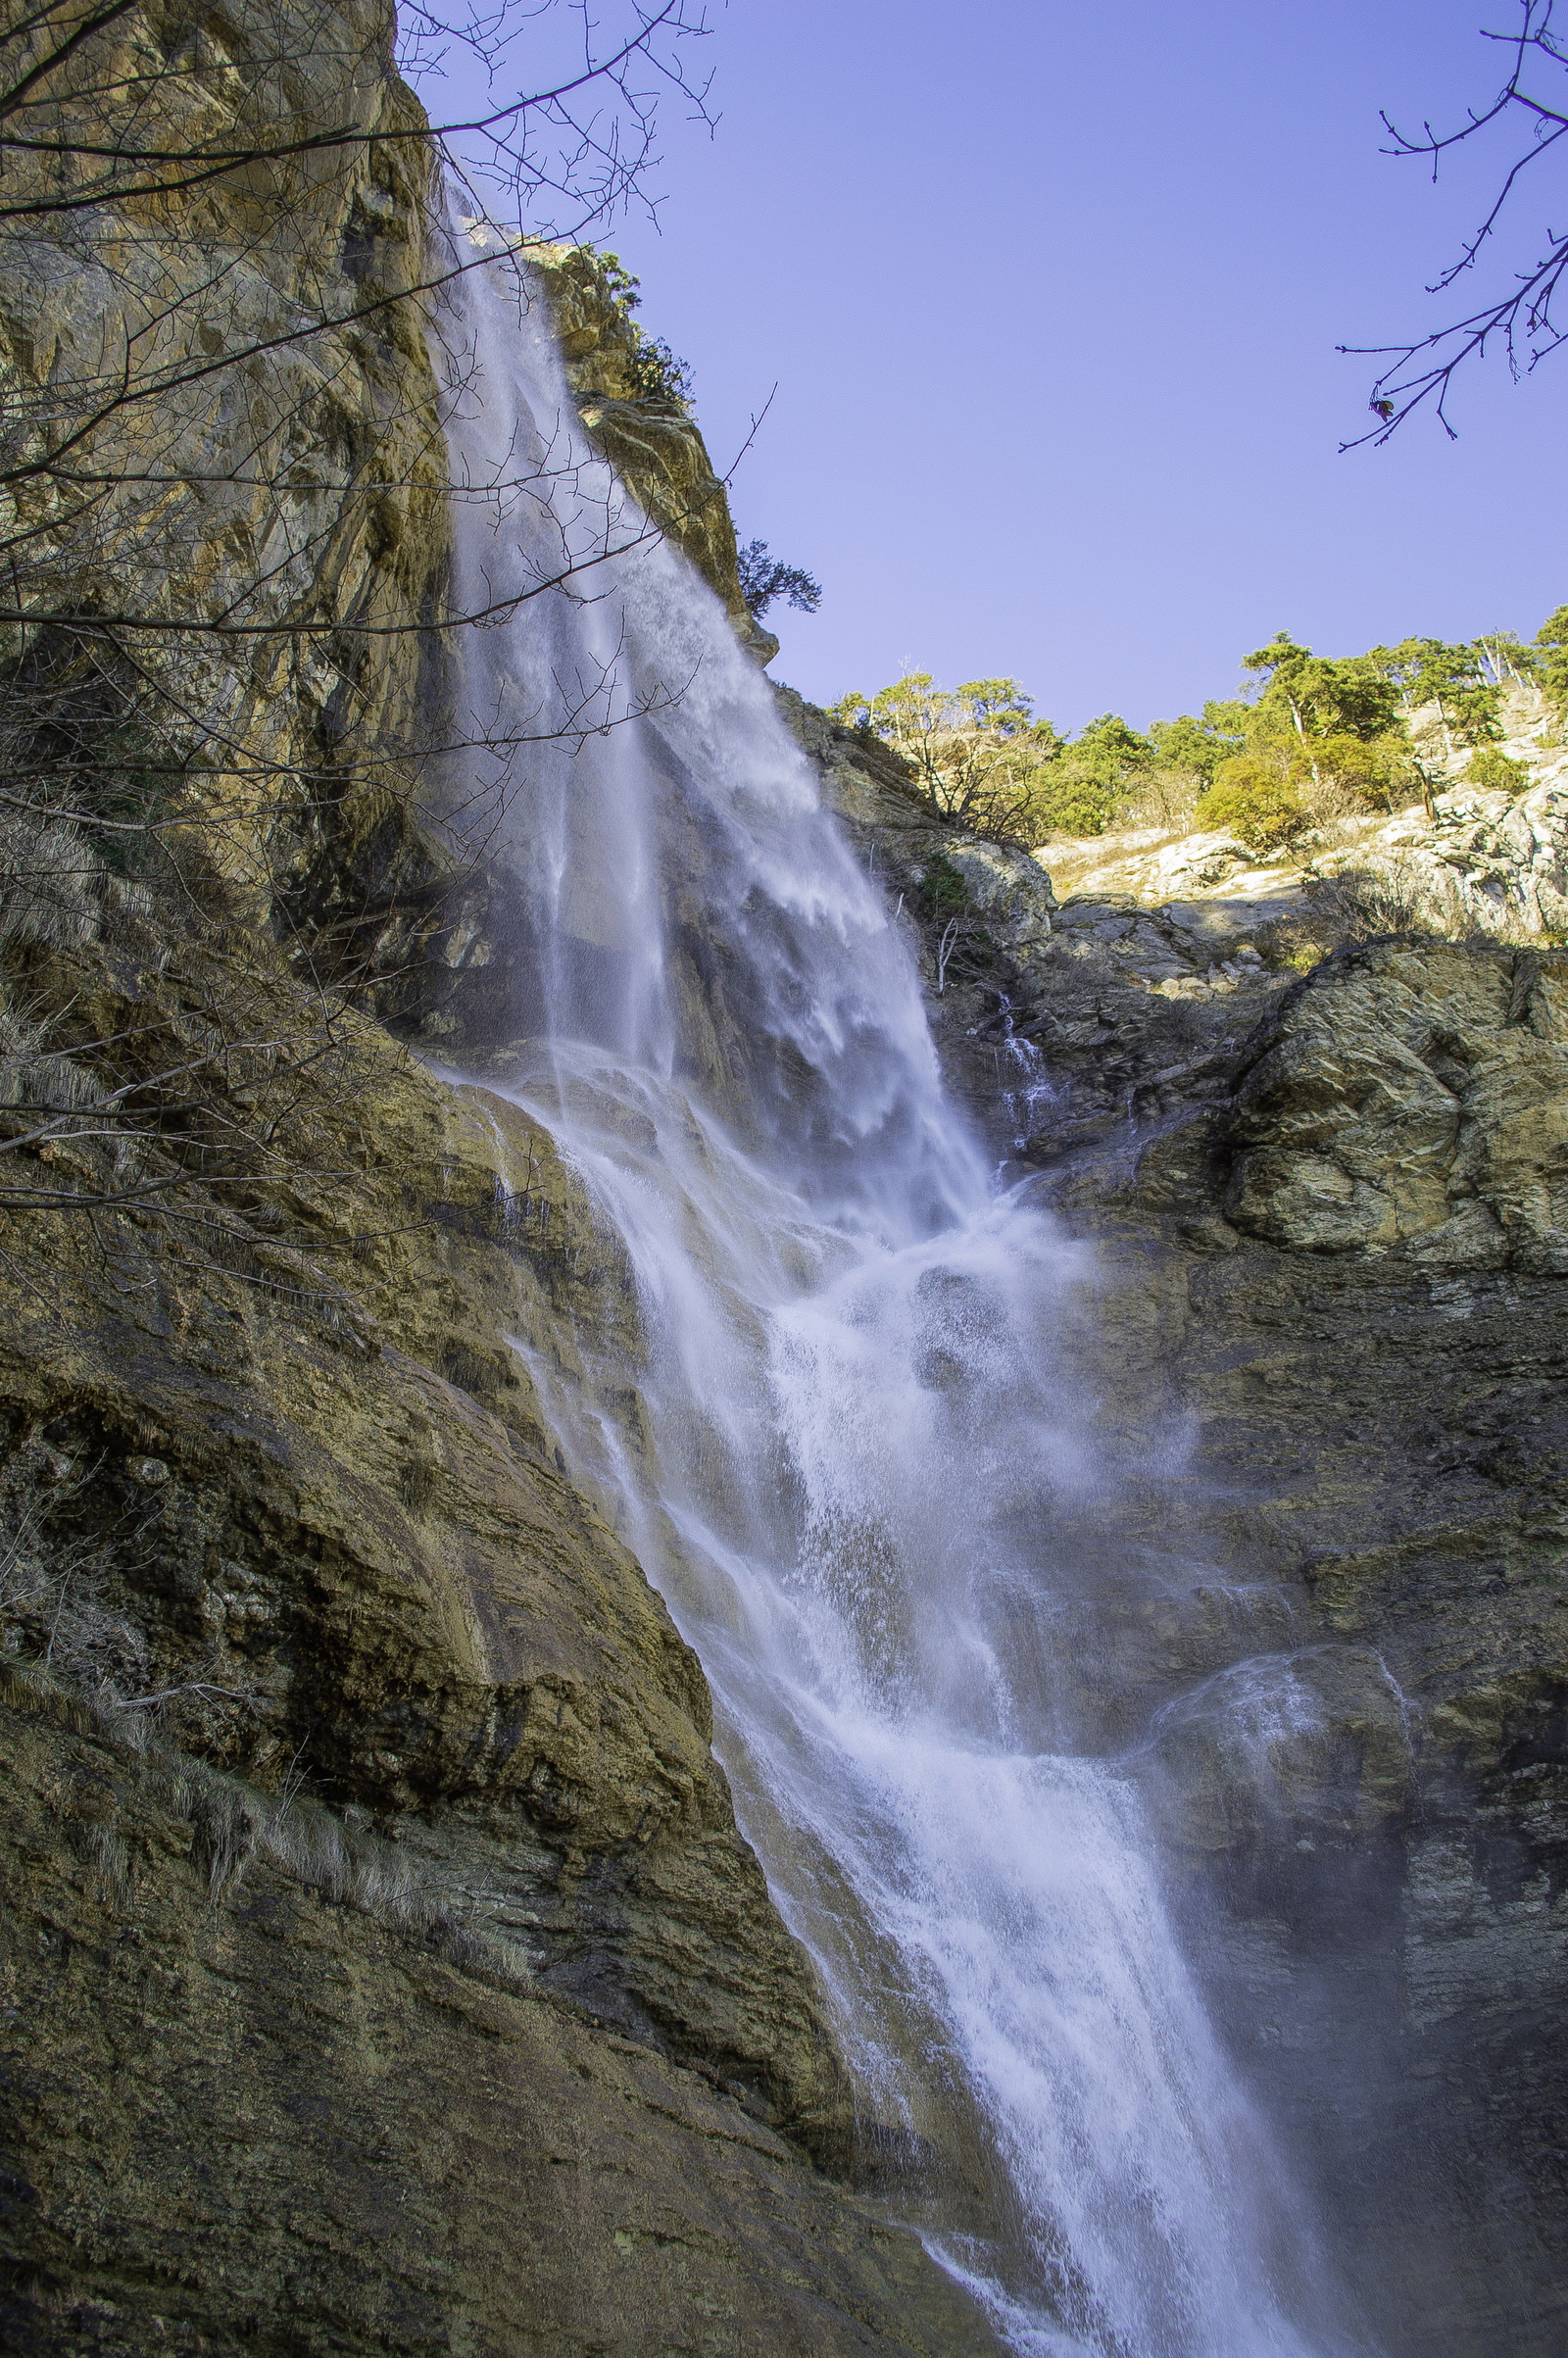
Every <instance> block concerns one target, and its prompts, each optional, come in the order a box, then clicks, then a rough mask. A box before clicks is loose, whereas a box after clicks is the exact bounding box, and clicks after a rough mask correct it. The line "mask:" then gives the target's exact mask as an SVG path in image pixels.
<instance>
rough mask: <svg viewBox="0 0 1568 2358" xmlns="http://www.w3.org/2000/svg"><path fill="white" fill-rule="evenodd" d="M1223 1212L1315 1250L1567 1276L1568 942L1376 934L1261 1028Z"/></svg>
mask: <svg viewBox="0 0 1568 2358" xmlns="http://www.w3.org/2000/svg"><path fill="white" fill-rule="evenodd" d="M1229 1141H1230V1146H1231V1151H1232V1157H1233V1159H1232V1164H1231V1175H1230V1181H1229V1185H1228V1187H1227V1190H1226V1196H1225V1209H1226V1215H1227V1217H1228V1218H1229V1219H1230V1220H1231V1221H1232V1223H1233V1224H1234V1225H1235V1226H1236V1227H1238V1228H1241V1229H1244V1230H1246V1231H1247V1232H1248V1233H1250V1234H1251V1235H1253V1236H1261V1237H1266V1238H1267V1239H1268V1240H1269V1241H1270V1242H1271V1243H1273V1244H1280V1245H1289V1246H1292V1247H1294V1248H1296V1249H1297V1250H1300V1251H1305V1252H1312V1253H1345V1252H1351V1251H1361V1252H1368V1253H1387V1252H1390V1251H1394V1250H1402V1251H1403V1252H1405V1253H1410V1254H1411V1255H1413V1257H1414V1258H1415V1260H1416V1261H1417V1263H1418V1265H1420V1266H1421V1267H1423V1268H1426V1269H1430V1270H1482V1269H1491V1270H1500V1269H1514V1270H1519V1271H1528V1272H1530V1273H1532V1274H1536V1275H1542V1276H1557V1277H1561V1276H1564V1275H1568V956H1565V955H1564V954H1563V953H1561V952H1558V953H1551V952H1546V953H1537V952H1531V951H1513V952H1508V951H1499V952H1495V953H1483V954H1477V953H1475V952H1472V951H1470V950H1469V949H1466V948H1458V947H1454V948H1447V947H1444V948H1437V947H1432V948H1424V949H1409V948H1403V947H1400V946H1397V945H1395V944H1389V945H1387V946H1382V945H1380V946H1378V947H1376V948H1373V949H1369V950H1365V951H1361V952H1358V953H1355V954H1354V955H1352V956H1349V957H1348V958H1343V959H1335V960H1333V961H1331V962H1330V963H1328V964H1327V965H1325V966H1322V967H1319V968H1318V969H1317V970H1316V972H1315V973H1314V974H1313V975H1311V976H1309V977H1308V979H1307V980H1306V982H1305V983H1303V984H1301V985H1299V987H1298V988H1297V989H1296V990H1294V991H1292V992H1291V993H1290V994H1289V996H1288V997H1287V998H1286V999H1285V1000H1284V1002H1283V1003H1282V1004H1281V1005H1280V1007H1278V1008H1277V1010H1276V1011H1275V1012H1274V1014H1273V1016H1272V1018H1271V1021H1270V1022H1269V1024H1268V1025H1267V1026H1266V1027H1265V1029H1264V1030H1263V1031H1262V1033H1261V1034H1260V1035H1258V1036H1257V1037H1255V1038H1254V1039H1253V1041H1252V1042H1250V1044H1249V1051H1248V1055H1247V1058H1246V1060H1245V1062H1244V1064H1243V1067H1242V1070H1241V1072H1240V1075H1239V1076H1238V1079H1237V1081H1236V1083H1235V1096H1234V1108H1233V1111H1232V1114H1231V1119H1230V1125H1229Z"/></svg>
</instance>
